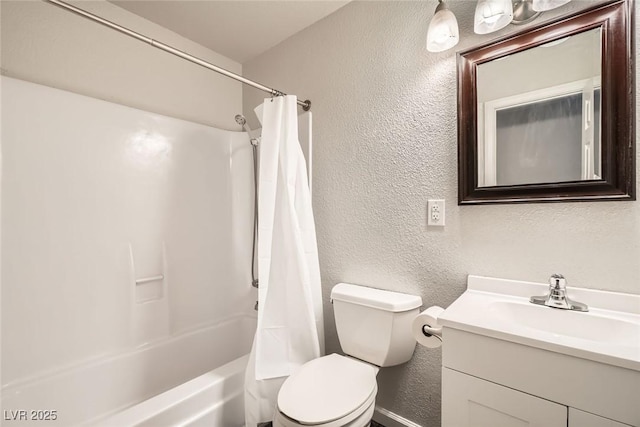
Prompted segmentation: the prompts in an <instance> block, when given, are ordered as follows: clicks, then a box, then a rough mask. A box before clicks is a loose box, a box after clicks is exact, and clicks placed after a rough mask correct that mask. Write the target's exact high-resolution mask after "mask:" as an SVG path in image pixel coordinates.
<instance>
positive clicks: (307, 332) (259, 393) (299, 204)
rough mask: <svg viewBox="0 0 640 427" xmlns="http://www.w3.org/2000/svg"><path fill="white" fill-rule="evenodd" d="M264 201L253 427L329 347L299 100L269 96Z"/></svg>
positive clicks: (250, 370) (269, 416)
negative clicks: (282, 391)
mask: <svg viewBox="0 0 640 427" xmlns="http://www.w3.org/2000/svg"><path fill="white" fill-rule="evenodd" d="M256 113H257V114H258V117H259V118H260V119H261V122H262V139H261V142H260V172H259V176H260V179H259V187H260V191H259V201H258V217H259V229H258V278H259V282H260V287H259V290H258V329H257V331H256V336H255V338H254V341H253V347H252V349H251V355H250V357H249V364H248V366H247V373H246V377H245V422H246V427H255V426H256V425H257V424H259V423H262V422H267V421H271V420H273V414H274V410H275V409H276V401H277V396H278V391H279V390H280V386H281V385H282V383H283V382H284V380H285V379H286V378H287V376H289V375H291V374H292V373H293V372H294V371H295V370H296V369H297V368H298V367H300V366H301V365H302V364H304V363H305V362H307V361H309V360H312V359H315V358H317V357H319V356H320V355H321V353H322V352H323V350H324V345H323V344H324V329H323V318H322V292H321V288H320V269H319V265H318V250H317V243H316V232H315V225H314V222H313V212H312V208H311V194H310V191H309V185H308V180H307V171H306V164H305V159H304V156H303V154H302V149H301V148H300V143H299V141H298V116H297V104H296V97H295V96H280V97H276V98H269V99H266V100H265V102H264V103H263V104H262V106H259V107H258V108H256Z"/></svg>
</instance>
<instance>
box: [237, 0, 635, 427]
mask: <svg viewBox="0 0 640 427" xmlns="http://www.w3.org/2000/svg"><path fill="white" fill-rule="evenodd" d="M590 4H592V3H591V2H571V3H569V4H568V5H567V6H565V7H563V8H561V9H560V10H558V11H555V12H550V13H545V15H544V18H550V17H552V16H554V15H557V14H560V13H566V12H567V11H569V10H575V9H576V8H581V7H585V6H586V5H590ZM636 4H637V3H636ZM436 5H437V2H436V1H435V0H430V1H427V2H387V1H385V2H359V1H356V2H352V3H350V4H348V5H347V6H345V7H344V8H343V9H340V10H339V11H338V12H336V13H335V14H333V15H330V16H328V17H327V18H325V19H323V20H322V21H320V22H318V23H317V24H315V25H313V26H312V27H310V28H308V29H306V30H304V31H302V32H300V33H298V34H297V35H295V36H293V37H292V38H290V39H288V40H286V41H285V42H283V43H282V44H280V45H278V46H276V47H274V48H273V49H271V50H269V51H268V52H266V53H265V54H263V55H261V56H260V57H258V58H257V59H255V60H252V61H250V62H248V63H245V64H244V73H245V75H246V76H247V77H249V78H253V79H257V80H258V81H268V82H269V83H270V84H271V85H273V86H275V87H278V88H281V89H282V90H284V91H287V92H288V93H294V94H297V95H299V96H301V97H304V98H309V99H311V101H312V103H313V108H312V109H313V112H314V169H313V173H314V177H313V178H314V193H313V196H314V209H315V218H316V222H317V230H318V239H319V252H320V265H321V269H322V277H323V291H324V296H325V300H324V302H325V319H327V320H326V321H327V325H326V326H327V327H326V331H327V349H328V351H338V350H339V346H338V341H337V337H336V335H335V327H334V325H333V322H332V319H333V315H332V312H331V304H329V298H328V296H329V291H330V289H331V287H332V286H333V285H334V284H336V283H338V282H343V281H344V282H353V283H361V284H365V285H370V286H375V287H380V288H385V289H392V290H397V291H402V292H407V293H414V294H417V295H421V296H422V297H423V300H424V302H425V304H426V305H431V304H438V305H441V306H445V307H446V306H447V305H448V304H450V303H451V302H452V301H453V300H454V299H455V298H456V297H458V296H459V295H460V294H461V293H462V292H463V291H464V289H465V286H466V285H465V281H466V276H467V274H479V275H489V276H496V277H504V278H514V279H522V280H531V281H538V282H545V281H546V280H547V278H548V277H549V275H550V274H551V273H554V272H560V273H563V274H565V275H566V277H567V278H568V280H569V284H570V285H573V286H582V287H588V288H599V289H610V290H614V291H622V292H631V293H640V202H600V203H595V202H594V203H555V204H520V205H494V206H464V207H460V206H457V134H456V109H457V105H456V57H455V54H456V52H455V50H456V49H457V50H463V49H466V48H468V47H471V46H473V45H477V44H479V43H482V42H485V41H488V40H489V39H491V38H493V37H499V36H500V35H501V34H502V33H505V32H511V31H519V30H521V29H522V27H515V26H509V27H508V28H507V29H505V30H504V31H502V33H499V34H492V35H489V36H476V35H474V34H473V32H472V22H473V9H474V5H475V2H471V1H464V2H450V3H449V6H450V8H451V9H452V10H453V12H454V13H455V14H456V16H457V17H458V22H459V24H460V27H461V43H460V45H459V46H457V48H456V49H454V50H451V51H447V52H444V53H441V54H433V53H429V52H427V51H426V49H425V40H426V33H427V25H428V22H429V20H430V19H431V17H432V16H433V11H434V9H435V7H436ZM636 7H637V6H636ZM636 16H638V11H637V10H636ZM539 22H540V20H539V21H538V22H535V24H538V23H539ZM636 22H637V21H636ZM636 25H637V24H636ZM637 32H638V30H637V27H636V34H637ZM262 97H263V96H262V95H261V94H259V93H256V92H255V91H253V90H251V89H247V90H245V92H244V108H245V111H246V112H247V117H250V115H249V114H248V113H249V112H250V111H251V110H252V108H253V106H254V105H255V104H257V103H258V102H259V100H260V99H261V98H262ZM637 99H640V98H637ZM637 151H638V152H639V153H640V150H637ZM639 165H640V163H639ZM430 198H436V199H438V198H444V199H446V202H447V209H446V210H447V218H446V223H447V226H446V227H445V228H443V229H440V228H427V226H426V202H427V199H430ZM440 364H441V359H440V351H439V350H428V349H425V348H422V347H420V348H417V350H416V353H415V357H414V358H413V360H412V361H411V362H409V363H408V364H407V365H405V366H401V367H397V368H391V369H383V370H382V371H381V372H380V374H379V376H378V380H379V384H380V390H379V395H378V403H379V404H380V405H381V406H382V407H384V408H387V409H389V410H391V411H393V412H396V413H397V414H399V415H401V416H404V417H406V418H408V419H410V420H412V421H414V422H417V423H418V424H420V425H423V426H434V427H435V426H438V425H439V423H440Z"/></svg>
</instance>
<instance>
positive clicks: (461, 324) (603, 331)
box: [439, 276, 640, 371]
mask: <svg viewBox="0 0 640 427" xmlns="http://www.w3.org/2000/svg"><path fill="white" fill-rule="evenodd" d="M547 293H548V285H546V284H540V283H531V282H520V281H514V280H504V279H494V278H488V277H478V276H469V280H468V285H467V291H466V292H464V294H462V295H461V296H460V297H459V298H458V299H457V300H456V301H455V302H454V303H453V304H451V305H450V306H449V307H448V308H447V309H446V310H445V312H444V313H443V314H442V315H441V316H440V319H439V320H440V323H441V325H442V326H444V327H445V329H444V337H443V339H445V340H446V330H447V327H448V328H453V329H459V330H462V331H467V332H472V333H475V334H479V335H484V336H488V337H492V338H498V339H502V340H505V341H511V342H515V343H518V344H524V345H528V346H531V347H537V348H541V349H545V350H550V351H554V352H558V353H563V354H567V355H571V356H575V357H581V358H585V359H590V360H594V361H597V362H601V363H607V364H610V365H615V366H620V367H624V368H628V369H633V370H636V371H640V295H631V294H621V293H614V292H604V291H597V290H590V289H580V288H570V287H567V295H568V296H569V298H571V299H572V300H574V301H578V302H582V303H585V304H587V305H588V306H589V311H588V312H578V311H571V310H562V309H556V308H551V307H546V306H541V305H536V304H532V303H530V302H529V298H530V297H531V296H533V295H536V296H538V295H545V294H547Z"/></svg>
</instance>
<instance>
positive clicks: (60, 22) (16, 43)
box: [0, 0, 242, 130]
mask: <svg viewBox="0 0 640 427" xmlns="http://www.w3.org/2000/svg"><path fill="white" fill-rule="evenodd" d="M73 3H74V4H75V5H77V6H78V7H80V8H83V9H85V10H87V11H89V12H91V13H94V14H96V15H98V16H101V17H103V18H105V19H108V20H111V21H113V22H115V23H117V24H120V25H123V26H125V27H128V28H130V29H132V30H134V31H138V32H140V33H142V34H145V35H147V36H149V37H152V38H154V39H156V40H159V41H162V42H164V43H167V44H169V45H172V46H174V47H176V48H178V49H180V50H183V51H186V52H188V53H190V54H192V55H195V56H198V57H200V58H202V59H204V60H207V61H210V62H212V63H214V64H216V65H219V66H221V67H223V68H226V69H228V70H229V71H232V72H235V73H239V74H241V73H242V67H241V65H240V64H239V63H237V62H235V61H232V60H230V59H228V58H226V57H224V56H222V55H220V54H217V53H215V52H213V51H211V50H209V49H206V48H204V47H202V46H200V45H198V44H196V43H194V42H192V41H189V40H187V39H185V38H184V37H181V36H179V35H177V34H175V33H173V32H171V31H169V30H167V29H165V28H162V27H160V26H159V25H156V24H154V23H152V22H150V21H147V20H145V19H142V18H140V17H139V16H137V15H134V14H132V13H130V12H128V11H126V10H124V9H122V8H120V7H117V6H114V5H113V4H111V3H108V2H106V1H79V2H73ZM0 8H1V19H2V22H1V24H2V25H1V28H0V31H1V35H2V45H1V46H2V54H1V55H0V67H2V74H4V75H6V76H9V77H15V78H19V79H22V80H27V81H31V82H34V83H40V84H44V85H47V86H51V87H55V88H59V89H64V90H68V91H71V92H75V93H79V94H82V95H87V96H91V97H94V98H99V99H104V100H107V101H112V102H116V103H119V104H123V105H127V106H130V107H135V108H140V109H142V110H146V111H151V112H154V113H159V114H164V115H168V116H172V117H177V118H181V119H185V120H189V121H193V122H196V123H202V124H207V125H211V126H215V127H218V128H220V129H234V130H239V127H238V125H237V124H236V123H235V121H234V116H235V115H236V114H238V113H240V110H241V108H242V88H241V83H239V82H236V81H234V80H231V79H229V78H228V77H224V76H222V75H219V74H217V73H214V72H213V71H210V70H207V69H205V68H202V67H199V66H197V65H195V64H192V63H190V62H187V61H184V60H182V59H180V58H177V57H174V56H173V55H171V54H169V53H166V52H162V51H160V50H158V49H155V48H153V47H151V46H149V45H147V44H145V43H143V42H140V41H137V40H135V39H132V38H130V37H127V36H125V35H123V34H120V33H118V32H116V31H113V30H111V29H109V28H106V27H103V26H102V25H99V24H97V23H95V22H92V21H89V20H87V19H84V18H82V17H79V16H77V15H75V14H73V13H70V12H67V11H65V10H63V9H61V8H59V7H56V6H53V5H51V4H47V3H45V2H42V1H7V0H3V1H2V2H0Z"/></svg>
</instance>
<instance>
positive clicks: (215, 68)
mask: <svg viewBox="0 0 640 427" xmlns="http://www.w3.org/2000/svg"><path fill="white" fill-rule="evenodd" d="M43 1H45V2H47V3H51V4H54V5H56V6H59V7H61V8H63V9H66V10H68V11H70V12H73V13H75V14H77V15H80V16H82V17H84V18H87V19H90V20H92V21H95V22H97V23H99V24H102V25H104V26H106V27H109V28H111V29H113V30H116V31H119V32H121V33H123V34H126V35H128V36H129V37H133V38H134V39H138V40H140V41H143V42H145V43H148V44H150V45H151V46H153V47H155V48H158V49H160V50H164V51H165V52H168V53H171V54H173V55H175V56H177V57H180V58H182V59H186V60H187V61H190V62H193V63H194V64H197V65H200V66H202V67H204V68H208V69H209V70H212V71H215V72H216V73H220V74H222V75H224V76H227V77H231V78H232V79H234V80H237V81H239V82H241V83H244V84H246V85H249V86H252V87H255V88H256V89H260V90H261V91H264V92H268V93H270V94H271V95H272V96H283V95H286V93H284V92H281V91H279V90H277V89H272V88H270V87H267V86H265V85H262V84H260V83H258V82H254V81H253V80H249V79H247V78H244V77H242V76H240V75H238V74H235V73H232V72H231V71H229V70H225V69H224V68H221V67H218V66H217V65H213V64H212V63H210V62H207V61H205V60H203V59H200V58H197V57H195V56H193V55H189V54H188V53H185V52H182V51H181V50H178V49H176V48H174V47H171V46H169V45H167V44H164V43H162V42H159V41H157V40H154V39H152V38H151V37H147V36H145V35H143V34H140V33H137V32H135V31H133V30H130V29H128V28H126V27H123V26H121V25H118V24H115V23H113V22H111V21H108V20H106V19H104V18H101V17H99V16H97V15H94V14H93V13H89V12H87V11H86V10H83V9H80V8H78V7H75V6H72V5H70V4H69V3H65V2H63V1H60V0H43ZM298 105H300V106H301V107H302V109H303V110H304V111H309V110H310V109H311V101H309V100H308V99H307V100H305V101H300V100H298Z"/></svg>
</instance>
